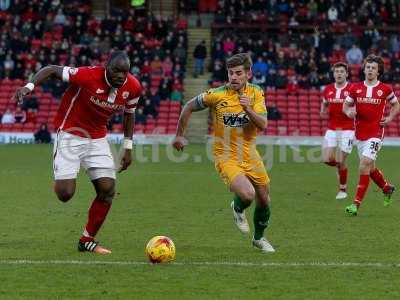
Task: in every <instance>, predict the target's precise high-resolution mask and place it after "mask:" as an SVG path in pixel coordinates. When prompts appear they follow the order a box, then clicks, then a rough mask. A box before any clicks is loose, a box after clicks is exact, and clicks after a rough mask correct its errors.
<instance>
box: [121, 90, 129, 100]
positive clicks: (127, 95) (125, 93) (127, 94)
mask: <svg viewBox="0 0 400 300" xmlns="http://www.w3.org/2000/svg"><path fill="white" fill-rule="evenodd" d="M128 97H129V92H128V91H125V92H123V93H122V98H124V99H128Z"/></svg>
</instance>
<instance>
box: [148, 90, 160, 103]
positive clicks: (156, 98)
mask: <svg viewBox="0 0 400 300" xmlns="http://www.w3.org/2000/svg"><path fill="white" fill-rule="evenodd" d="M149 99H150V102H151V103H153V105H155V106H156V107H158V106H159V105H160V101H161V97H160V95H159V94H158V91H157V90H156V89H150V96H149Z"/></svg>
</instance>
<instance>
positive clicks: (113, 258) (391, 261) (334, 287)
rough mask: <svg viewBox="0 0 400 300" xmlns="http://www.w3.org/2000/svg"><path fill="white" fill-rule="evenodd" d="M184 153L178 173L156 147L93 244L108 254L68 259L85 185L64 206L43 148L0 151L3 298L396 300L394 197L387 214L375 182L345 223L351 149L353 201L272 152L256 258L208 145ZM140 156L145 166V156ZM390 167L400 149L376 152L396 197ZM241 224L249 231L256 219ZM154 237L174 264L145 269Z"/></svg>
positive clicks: (132, 175)
mask: <svg viewBox="0 0 400 300" xmlns="http://www.w3.org/2000/svg"><path fill="white" fill-rule="evenodd" d="M141 150H143V149H141ZM185 150H186V153H188V154H190V158H189V159H188V161H187V162H186V163H175V162H171V161H170V160H168V159H167V158H166V154H165V153H166V151H165V148H164V147H161V148H160V153H161V154H160V161H159V162H134V164H133V165H132V166H131V168H130V169H129V170H128V171H127V172H125V173H122V174H121V175H119V177H118V183H117V190H118V192H119V195H118V196H117V197H116V199H115V201H114V204H113V207H112V209H111V212H110V214H109V218H108V219H107V221H106V223H105V225H104V227H103V229H102V230H101V232H100V234H99V236H98V239H99V240H100V241H101V242H102V244H104V245H105V246H107V247H110V248H111V249H112V250H113V253H112V255H110V256H107V257H102V256H96V255H92V254H87V253H84V254H82V253H79V252H78V251H77V250H76V243H77V240H78V238H79V235H80V232H81V230H82V226H83V225H84V223H85V222H86V217H87V209H88V207H89V205H90V202H91V200H92V199H93V196H94V192H93V189H92V186H91V184H90V182H89V180H88V179H87V177H86V175H85V174H81V175H80V177H79V180H78V187H77V193H76V194H75V196H74V198H73V199H72V200H71V201H70V202H69V203H67V204H64V203H61V202H59V201H58V200H56V197H55V195H54V194H53V191H52V187H53V186H52V169H51V147H50V146H40V145H12V146H8V145H2V146H0V161H1V167H0V191H1V192H0V205H1V215H0V226H1V231H0V299H33V298H34V299H178V298H179V299H285V300H286V299H397V298H399V297H400V289H399V284H398V283H399V278H400V251H399V246H400V234H399V232H400V231H399V215H400V203H399V202H400V196H399V195H400V192H399V193H397V194H395V195H394V203H393V205H392V206H390V207H389V208H385V207H383V197H382V195H381V193H380V191H378V189H377V188H376V186H375V185H374V184H373V183H371V185H370V188H369V191H368V195H367V197H366V199H365V201H364V203H363V206H362V208H361V210H360V214H359V216H357V217H355V218H351V217H348V216H346V215H345V214H344V208H345V206H346V205H347V204H348V203H350V199H351V198H352V195H354V191H355V185H356V183H357V179H358V176H357V155H356V151H354V150H353V153H352V155H351V157H350V161H349V193H350V199H347V200H345V201H336V200H335V195H336V175H335V172H334V170H333V169H332V168H328V167H326V166H324V165H322V164H318V163H307V162H305V163H298V162H294V161H293V159H292V158H291V155H290V154H291V152H289V155H288V157H287V160H288V161H287V162H282V158H280V157H279V155H278V154H279V149H278V148H275V149H274V162H273V167H272V169H271V170H270V171H269V173H270V176H271V180H272V181H271V196H272V201H273V205H272V219H271V223H270V227H269V229H268V231H267V237H268V239H269V240H270V241H271V243H272V245H273V246H274V247H275V248H276V250H277V252H276V253H274V254H262V253H260V252H258V251H257V250H256V249H253V248H252V247H251V237H250V236H245V235H243V234H241V233H240V232H239V231H238V230H237V229H236V227H235V226H234V224H233V221H232V215H231V211H230V208H229V203H230V200H231V195H230V193H229V192H228V191H227V188H226V187H225V186H224V184H223V183H222V181H221V180H220V179H219V178H218V175H217V174H216V172H215V170H214V166H213V164H212V163H211V162H210V161H208V160H206V159H205V147H204V146H202V145H192V146H190V147H187V148H186V149H185ZM300 151H301V153H302V154H304V155H305V154H306V153H307V151H309V148H301V150H300ZM144 153H145V154H147V156H148V157H150V156H151V149H150V148H149V147H148V146H146V147H144ZM398 157H399V149H398V148H388V147H386V148H383V149H382V151H381V153H380V156H379V158H378V164H379V166H380V167H381V168H382V169H383V171H384V173H385V175H386V177H387V178H389V179H390V180H391V181H392V182H393V183H394V184H395V185H397V186H398V187H400V177H399V172H398ZM200 158H201V160H202V162H201V163H196V162H195V160H196V161H198V160H200ZM247 215H248V219H249V221H251V220H252V209H250V210H249V211H248V212H247ZM154 235H167V236H169V237H171V238H172V239H173V240H174V242H175V245H176V248H177V258H176V263H173V264H165V265H151V264H148V263H147V262H146V258H145V256H144V247H145V244H146V242H147V241H148V240H149V239H150V238H151V237H152V236H154Z"/></svg>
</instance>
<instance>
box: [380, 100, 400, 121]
mask: <svg viewBox="0 0 400 300" xmlns="http://www.w3.org/2000/svg"><path fill="white" fill-rule="evenodd" d="M391 105H392V107H391V108H390V112H389V115H388V116H387V117H385V118H383V119H382V121H381V123H380V124H381V126H383V127H385V126H386V125H388V124H389V123H390V122H392V121H393V119H394V118H395V117H396V116H397V114H398V113H399V112H400V103H399V101H394V102H392V103H391Z"/></svg>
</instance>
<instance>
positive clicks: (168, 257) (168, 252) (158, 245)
mask: <svg viewBox="0 0 400 300" xmlns="http://www.w3.org/2000/svg"><path fill="white" fill-rule="evenodd" d="M145 254H146V256H147V258H148V259H149V261H150V262H152V263H165V262H170V261H173V260H174V259H175V244H174V242H173V241H172V240H171V239H170V238H169V237H166V236H155V237H153V238H152V239H151V240H150V241H149V242H148V243H147V245H146V249H145Z"/></svg>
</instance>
